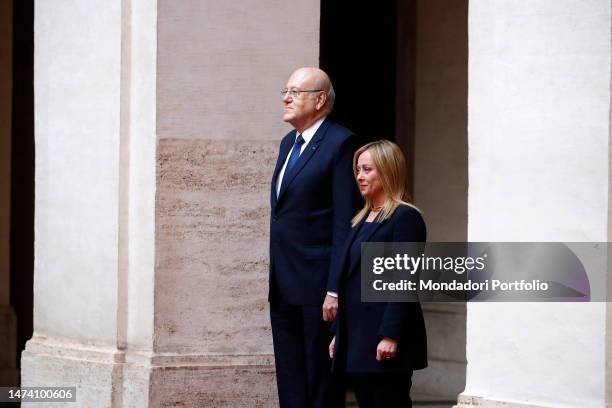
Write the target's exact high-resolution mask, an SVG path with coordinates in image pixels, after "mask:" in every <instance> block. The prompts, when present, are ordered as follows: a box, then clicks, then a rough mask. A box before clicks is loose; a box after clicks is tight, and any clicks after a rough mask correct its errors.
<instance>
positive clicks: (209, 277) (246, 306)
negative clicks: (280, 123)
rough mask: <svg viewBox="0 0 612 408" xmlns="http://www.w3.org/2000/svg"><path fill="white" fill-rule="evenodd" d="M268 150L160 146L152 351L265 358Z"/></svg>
mask: <svg viewBox="0 0 612 408" xmlns="http://www.w3.org/2000/svg"><path fill="white" fill-rule="evenodd" d="M276 148H277V143H258V144H255V145H254V144H251V143H247V142H232V141H227V142H226V141H215V140H181V139H164V140H161V141H160V143H159V150H158V176H157V177H158V190H157V221H156V224H157V232H156V234H157V237H156V246H157V269H156V293H155V309H156V317H155V327H156V336H155V349H156V351H174V352H191V353H203V352H206V353H227V354H242V353H246V354H249V353H255V354H259V353H271V333H270V328H269V318H268V313H267V278H268V218H269V204H268V201H269V198H268V197H269V195H268V194H269V180H270V176H271V171H272V167H273V163H274V160H275V158H276Z"/></svg>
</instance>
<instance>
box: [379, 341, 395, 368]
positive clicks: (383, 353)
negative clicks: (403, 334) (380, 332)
mask: <svg viewBox="0 0 612 408" xmlns="http://www.w3.org/2000/svg"><path fill="white" fill-rule="evenodd" d="M396 353H397V340H393V339H390V338H389V337H383V339H382V340H381V341H380V343H378V347H376V361H378V362H379V363H380V362H381V361H389V360H392V359H394V358H395V354H396Z"/></svg>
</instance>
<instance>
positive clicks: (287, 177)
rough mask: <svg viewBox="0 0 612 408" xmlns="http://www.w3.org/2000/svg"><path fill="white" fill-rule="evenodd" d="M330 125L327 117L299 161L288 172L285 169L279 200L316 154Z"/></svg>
mask: <svg viewBox="0 0 612 408" xmlns="http://www.w3.org/2000/svg"><path fill="white" fill-rule="evenodd" d="M328 126H329V121H328V120H327V119H325V120H324V121H323V123H321V126H319V129H317V132H316V133H315V134H314V136H313V137H312V139H311V140H310V143H308V145H307V146H306V147H305V148H304V151H303V152H302V154H300V158H299V159H298V161H297V162H296V163H295V164H294V165H293V167H292V168H291V169H290V170H289V171H288V172H287V171H285V174H284V175H283V180H282V184H281V189H280V192H279V194H278V201H280V199H281V197H282V196H283V194H284V193H285V191H287V187H288V186H289V185H290V184H291V182H292V181H293V179H294V178H295V176H297V175H298V173H299V172H300V170H302V168H303V167H304V166H305V165H306V163H308V160H310V158H311V157H312V156H313V155H314V154H315V152H316V151H317V148H318V147H319V143H321V140H323V137H324V136H325V132H326V131H327V127H328ZM292 147H293V146H292Z"/></svg>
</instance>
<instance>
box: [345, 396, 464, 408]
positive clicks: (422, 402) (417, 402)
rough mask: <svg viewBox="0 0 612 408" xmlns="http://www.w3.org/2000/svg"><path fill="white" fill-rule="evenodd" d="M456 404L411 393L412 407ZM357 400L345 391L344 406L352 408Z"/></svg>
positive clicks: (450, 406) (443, 406)
mask: <svg viewBox="0 0 612 408" xmlns="http://www.w3.org/2000/svg"><path fill="white" fill-rule="evenodd" d="M455 404H456V401H442V400H440V398H436V397H432V396H428V395H421V394H413V395H412V407H413V408H452V407H453V405H455ZM357 406H358V405H357V401H355V396H354V395H353V393H352V392H349V393H347V396H346V407H347V408H353V407H357Z"/></svg>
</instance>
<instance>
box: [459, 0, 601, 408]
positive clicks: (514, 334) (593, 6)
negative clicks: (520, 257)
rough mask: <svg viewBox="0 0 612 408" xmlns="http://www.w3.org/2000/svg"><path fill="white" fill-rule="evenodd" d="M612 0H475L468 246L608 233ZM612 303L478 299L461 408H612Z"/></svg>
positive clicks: (471, 311)
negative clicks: (611, 306)
mask: <svg viewBox="0 0 612 408" xmlns="http://www.w3.org/2000/svg"><path fill="white" fill-rule="evenodd" d="M610 17H611V13H610V2H609V1H607V0H589V1H575V0H542V1H537V2H525V1H521V0H509V1H503V2H491V1H487V0H473V1H470V8H469V28H470V29H469V38H470V58H469V152H470V167H469V175H470V187H469V204H468V214H469V218H468V236H469V240H470V241H561V242H563V241H565V242H567V241H610V238H611V236H610V230H609V227H608V225H609V224H608V221H609V220H608V214H609V213H610V182H611V178H610V172H609V168H610V147H611V144H610V117H609V115H610V57H611V53H610V28H611V25H610V21H611V20H610ZM607 314H608V311H607V306H606V304H605V303H590V304H576V303H553V304H543V303H480V304H477V303H474V304H469V305H468V309H467V316H468V319H467V361H468V366H467V385H466V389H465V391H464V393H463V394H462V395H461V396H460V398H459V405H458V406H459V407H464V408H467V407H475V406H478V407H501V406H503V407H527V406H529V407H533V406H538V407H561V406H580V407H587V406H588V407H596V406H597V407H603V406H609V404H610V400H609V397H608V395H607V392H606V391H607V389H609V383H610V378H609V374H608V369H607V365H608V364H607V362H608V361H610V352H609V346H608V345H607V344H608V342H609V341H606V339H607V336H609V332H610V327H611V326H610V324H609V323H608V320H607Z"/></svg>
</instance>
